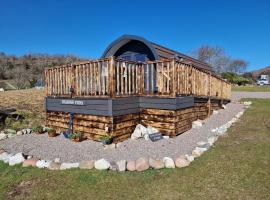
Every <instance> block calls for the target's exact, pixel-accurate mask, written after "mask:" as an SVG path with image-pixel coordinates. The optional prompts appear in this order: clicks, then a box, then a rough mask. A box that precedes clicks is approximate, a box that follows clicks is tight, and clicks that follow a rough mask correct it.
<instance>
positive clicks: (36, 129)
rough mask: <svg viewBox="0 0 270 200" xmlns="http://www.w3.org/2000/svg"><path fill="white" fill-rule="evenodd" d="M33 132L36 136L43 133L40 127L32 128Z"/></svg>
mask: <svg viewBox="0 0 270 200" xmlns="http://www.w3.org/2000/svg"><path fill="white" fill-rule="evenodd" d="M33 132H35V133H38V134H42V133H43V127H42V126H40V125H39V126H35V127H34V128H33Z"/></svg>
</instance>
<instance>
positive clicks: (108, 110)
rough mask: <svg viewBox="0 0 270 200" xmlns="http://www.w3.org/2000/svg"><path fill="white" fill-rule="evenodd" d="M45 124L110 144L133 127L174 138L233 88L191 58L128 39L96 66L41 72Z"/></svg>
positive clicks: (113, 46)
mask: <svg viewBox="0 0 270 200" xmlns="http://www.w3.org/2000/svg"><path fill="white" fill-rule="evenodd" d="M45 90H46V98H45V101H46V103H45V105H46V124H47V126H49V127H53V128H55V129H57V130H58V131H67V130H73V131H76V132H81V133H82V135H83V137H84V138H88V139H93V140H100V139H101V138H102V137H104V136H110V137H112V138H113V141H114V142H119V141H123V140H125V139H127V138H129V137H130V135H131V134H132V132H133V131H134V129H135V127H136V125H137V124H143V125H145V126H152V127H155V128H157V129H158V130H159V131H160V133H162V134H163V135H168V136H171V137H173V136H176V135H178V134H181V133H183V132H184V131H186V130H189V129H190V128H191V124H192V121H194V120H197V119H205V118H206V117H207V116H209V115H210V114H211V112H212V111H213V109H217V108H218V107H220V106H221V104H224V103H227V102H229V101H230V95H231V94H230V92H231V85H230V84H229V83H228V82H227V81H226V80H224V79H222V78H221V77H219V76H218V75H216V74H215V73H214V72H213V71H212V68H211V67H210V66H209V65H207V64H205V63H203V62H201V61H198V60H196V59H194V58H191V57H189V56H186V55H184V54H181V53H179V52H177V51H173V50H171V49H168V48H166V47H163V46H160V45H157V44H155V43H152V42H149V41H148V40H146V39H144V38H142V37H138V36H132V35H124V36H122V37H120V38H118V39H117V40H115V41H114V42H112V43H111V44H110V45H109V46H108V47H107V48H106V50H105V51H104V53H103V55H102V57H101V58H100V59H97V60H89V61H85V62H82V63H77V64H72V65H65V66H57V67H51V68H46V69H45Z"/></svg>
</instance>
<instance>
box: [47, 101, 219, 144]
mask: <svg viewBox="0 0 270 200" xmlns="http://www.w3.org/2000/svg"><path fill="white" fill-rule="evenodd" d="M220 105H221V104H220V101H218V100H212V101H211V107H210V110H211V113H212V112H213V110H215V109H219V108H220V107H221V106H220ZM208 106H209V104H208V103H207V99H196V100H195V103H194V104H193V106H189V107H185V108H180V109H158V108H141V109H139V111H138V112H137V113H130V114H124V115H117V116H101V115H90V114H75V115H74V120H73V123H74V125H73V128H74V131H79V132H81V133H82V134H83V137H84V138H85V139H92V140H97V141H100V139H101V137H102V136H105V135H107V134H108V135H112V136H113V137H114V142H116V143H117V142H121V141H124V140H125V139H128V138H130V136H131V134H132V133H133V131H134V129H135V127H136V125H137V124H142V125H144V126H152V127H154V128H156V129H158V130H159V131H160V133H162V134H163V135H168V136H170V137H175V136H177V135H179V134H181V133H183V132H185V131H187V130H189V129H191V127H192V122H193V121H195V120H197V119H201V120H203V119H206V118H207V117H208V112H209V107H208ZM46 124H47V126H48V127H53V128H55V129H56V130H57V131H64V130H65V131H66V130H67V129H68V124H69V113H65V112H56V111H47V113H46Z"/></svg>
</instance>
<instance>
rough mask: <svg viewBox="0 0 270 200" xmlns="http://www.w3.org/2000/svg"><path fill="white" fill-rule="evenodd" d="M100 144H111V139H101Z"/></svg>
mask: <svg viewBox="0 0 270 200" xmlns="http://www.w3.org/2000/svg"><path fill="white" fill-rule="evenodd" d="M101 142H102V144H104V145H108V144H111V143H112V142H113V138H106V139H101Z"/></svg>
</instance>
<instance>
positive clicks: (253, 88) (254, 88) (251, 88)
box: [232, 85, 270, 92]
mask: <svg viewBox="0 0 270 200" xmlns="http://www.w3.org/2000/svg"><path fill="white" fill-rule="evenodd" d="M232 91H234V92H270V85H247V86H232Z"/></svg>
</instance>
